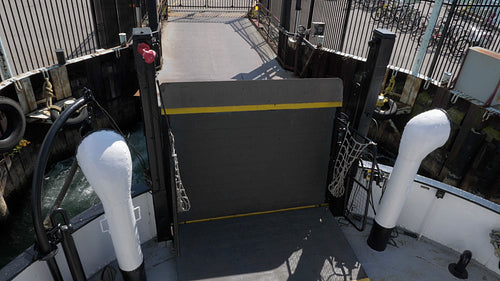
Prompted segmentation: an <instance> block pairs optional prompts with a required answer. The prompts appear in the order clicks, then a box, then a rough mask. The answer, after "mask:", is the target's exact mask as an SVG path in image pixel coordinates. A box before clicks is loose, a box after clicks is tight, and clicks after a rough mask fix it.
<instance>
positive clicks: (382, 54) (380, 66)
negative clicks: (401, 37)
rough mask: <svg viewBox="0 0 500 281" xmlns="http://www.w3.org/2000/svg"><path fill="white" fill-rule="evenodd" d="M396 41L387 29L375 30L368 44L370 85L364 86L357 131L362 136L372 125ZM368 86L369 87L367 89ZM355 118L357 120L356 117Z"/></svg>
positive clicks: (367, 71)
mask: <svg viewBox="0 0 500 281" xmlns="http://www.w3.org/2000/svg"><path fill="white" fill-rule="evenodd" d="M395 40H396V34H395V33H394V32H392V31H389V30H386V29H381V28H380V29H375V30H374V31H373V37H372V40H370V42H369V43H368V44H369V46H370V51H369V52H368V58H367V60H366V67H367V68H366V69H365V70H366V77H367V79H366V81H368V82H369V84H368V85H364V86H363V90H364V91H363V93H361V95H360V97H359V98H360V101H361V103H360V104H363V103H362V101H365V102H364V105H363V111H362V112H361V116H360V117H359V122H358V126H357V129H358V131H359V133H360V134H361V135H362V136H365V137H366V135H367V134H368V129H369V128H370V123H371V121H372V113H373V110H374V109H375V107H376V104H377V98H378V95H379V93H380V88H381V87H382V83H383V81H384V76H385V72H386V70H387V65H388V64H389V59H390V58H391V53H392V49H393V47H394V42H395ZM366 86H368V87H366ZM354 118H357V117H356V116H354Z"/></svg>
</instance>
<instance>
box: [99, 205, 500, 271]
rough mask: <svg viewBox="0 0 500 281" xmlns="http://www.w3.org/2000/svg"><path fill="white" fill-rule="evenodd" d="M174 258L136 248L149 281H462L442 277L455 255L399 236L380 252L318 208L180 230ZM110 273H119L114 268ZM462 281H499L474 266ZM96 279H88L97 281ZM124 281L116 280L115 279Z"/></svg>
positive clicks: (170, 250) (167, 252) (169, 249)
mask: <svg viewBox="0 0 500 281" xmlns="http://www.w3.org/2000/svg"><path fill="white" fill-rule="evenodd" d="M180 231H181V233H180V234H181V236H180V242H181V248H180V251H181V252H180V256H179V257H177V255H176V252H175V250H174V247H173V245H172V243H171V241H168V242H160V243H158V242H156V241H154V239H153V240H151V241H148V242H146V243H145V244H143V245H142V250H143V253H144V258H145V261H144V262H145V267H146V274H147V280H148V281H156V280H158V281H159V280H162V281H181V280H220V281H226V280H241V281H246V280H269V281H275V280H301V281H305V280H330V281H334V280H359V281H368V280H371V281H377V280H380V281H382V280H395V281H396V280H412V281H442V280H460V279H457V278H455V277H453V276H452V275H451V274H450V273H449V272H448V264H450V263H452V262H457V260H458V256H459V253H457V252H455V251H453V250H451V249H449V248H446V247H444V246H442V245H440V244H437V243H434V242H432V241H429V240H427V239H425V238H421V239H416V238H415V237H412V236H411V235H408V233H404V232H403V231H400V232H399V235H398V236H397V237H395V238H394V239H393V241H392V242H391V244H389V245H388V247H387V249H386V250H385V251H384V252H376V251H374V250H372V249H370V248H369V247H368V245H367V244H366V240H367V238H368V235H369V231H370V225H369V224H368V225H367V227H366V229H365V230H364V231H363V232H359V231H357V230H356V229H355V228H354V227H353V226H351V225H350V224H348V223H347V222H346V221H345V220H344V219H343V218H339V217H336V218H334V217H333V216H332V215H331V214H330V213H329V211H328V209H326V208H324V207H320V208H314V209H305V210H296V211H288V212H280V213H273V214H263V215H256V216H248V217H242V218H232V219H225V220H217V221H208V222H199V223H192V224H185V225H181V228H180ZM111 266H112V267H114V268H115V269H116V272H119V270H118V265H117V263H116V261H115V262H113V263H112V264H111ZM467 271H468V273H469V279H468V280H485V281H498V280H500V278H499V276H498V275H496V274H495V273H493V272H491V271H490V270H488V269H487V268H485V267H484V266H482V265H480V264H478V263H477V262H475V261H474V260H472V261H471V263H470V264H469V265H468V266H467ZM99 280H101V279H100V273H99V274H96V275H95V276H94V277H93V278H91V279H89V281H99ZM120 280H122V277H121V275H120V274H117V275H116V281H120Z"/></svg>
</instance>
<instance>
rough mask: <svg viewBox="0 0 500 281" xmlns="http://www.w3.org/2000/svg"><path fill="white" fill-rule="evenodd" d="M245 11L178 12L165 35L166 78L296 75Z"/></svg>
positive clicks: (161, 75) (161, 78) (163, 73)
mask: <svg viewBox="0 0 500 281" xmlns="http://www.w3.org/2000/svg"><path fill="white" fill-rule="evenodd" d="M244 16H245V13H235V12H210V11H197V12H173V13H171V14H170V16H169V20H168V21H167V22H164V23H163V24H164V26H163V30H164V32H163V33H162V42H164V46H163V67H162V70H161V71H160V72H159V73H158V80H159V81H160V82H161V83H163V82H186V81H225V80H269V79H287V78H291V77H292V74H291V72H288V71H286V70H284V69H283V68H281V66H280V65H279V64H278V62H277V61H276V54H275V53H274V52H273V50H272V49H271V47H270V46H269V45H268V44H267V43H266V42H265V40H264V38H262V36H261V35H260V33H259V32H258V31H257V29H256V28H255V27H254V26H253V25H252V23H251V22H250V21H249V20H248V19H247V18H244Z"/></svg>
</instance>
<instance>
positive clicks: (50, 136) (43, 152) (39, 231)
mask: <svg viewBox="0 0 500 281" xmlns="http://www.w3.org/2000/svg"><path fill="white" fill-rule="evenodd" d="M93 100H94V98H93V97H92V95H91V92H90V90H87V91H84V96H83V97H81V98H79V99H78V100H76V102H75V103H73V104H72V105H71V106H70V107H69V108H68V109H66V110H64V111H63V112H62V114H61V115H60V116H59V118H58V119H57V120H56V121H55V122H54V124H53V125H52V126H51V127H50V129H49V131H48V133H47V135H46V136H45V138H44V140H43V143H42V146H41V148H40V154H39V155H38V159H37V162H36V163H37V165H36V166H35V171H34V173H33V184H32V217H33V227H34V229H35V234H36V245H37V250H38V252H39V256H38V258H39V259H40V260H45V261H47V263H48V266H49V269H50V273H51V274H52V277H53V278H54V280H56V281H60V280H61V281H62V280H63V279H62V276H61V272H60V271H59V268H58V266H57V263H56V260H55V255H56V251H57V247H56V246H55V245H52V244H51V243H50V241H49V238H48V235H47V232H46V229H45V227H44V224H43V221H44V217H43V216H42V200H41V196H42V188H43V180H44V173H45V167H46V166H47V162H48V159H49V155H50V148H51V146H52V142H53V141H54V139H55V137H56V135H57V133H58V132H59V130H60V129H61V128H62V127H63V125H64V123H65V122H66V120H68V119H69V118H70V117H71V115H72V114H73V113H75V112H76V111H77V110H78V109H80V108H81V107H83V106H84V105H86V104H88V103H89V102H91V101H93Z"/></svg>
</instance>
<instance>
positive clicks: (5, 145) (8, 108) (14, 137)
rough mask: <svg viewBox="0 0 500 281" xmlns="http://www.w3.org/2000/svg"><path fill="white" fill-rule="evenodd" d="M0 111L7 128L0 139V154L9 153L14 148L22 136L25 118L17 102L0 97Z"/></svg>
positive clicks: (24, 128)
mask: <svg viewBox="0 0 500 281" xmlns="http://www.w3.org/2000/svg"><path fill="white" fill-rule="evenodd" d="M0 111H1V112H3V114H4V115H5V118H6V119H7V127H6V129H5V131H4V132H3V134H2V136H1V137H0V153H4V152H9V151H11V150H12V149H13V148H14V147H16V146H17V145H18V144H19V142H20V141H21V139H22V138H23V136H24V131H25V130H26V118H25V117H24V112H23V110H22V109H21V106H20V105H19V103H18V102H16V101H15V100H13V99H10V98H8V97H4V96H0Z"/></svg>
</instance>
